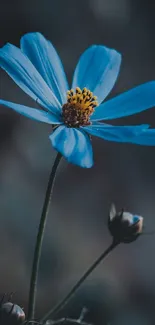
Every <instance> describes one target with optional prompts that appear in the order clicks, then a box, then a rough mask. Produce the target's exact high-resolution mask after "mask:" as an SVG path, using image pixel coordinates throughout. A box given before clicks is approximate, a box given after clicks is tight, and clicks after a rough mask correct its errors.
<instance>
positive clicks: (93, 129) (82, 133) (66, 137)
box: [0, 33, 155, 168]
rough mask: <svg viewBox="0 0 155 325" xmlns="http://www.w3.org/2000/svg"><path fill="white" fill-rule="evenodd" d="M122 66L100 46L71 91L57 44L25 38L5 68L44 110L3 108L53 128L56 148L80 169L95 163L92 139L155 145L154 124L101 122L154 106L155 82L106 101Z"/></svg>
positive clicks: (5, 58) (88, 55)
mask: <svg viewBox="0 0 155 325" xmlns="http://www.w3.org/2000/svg"><path fill="white" fill-rule="evenodd" d="M120 64H121V55H120V54H119V53H118V52H116V51H115V50H113V49H109V48H107V47H105V46H101V45H93V46H91V47H89V48H88V49H87V50H86V51H85V52H84V53H83V54H82V56H81V57H80V59H79V62H78V63H77V66H76V69H75V72H74V76H73V82H72V89H71V90H69V86H68V82H67V79H66V76H65V73H64V70H63V66H62V63H61V61H60V58H59V56H58V54H57V52H56V50H55V48H54V47H53V45H52V44H51V43H50V42H49V41H48V40H46V39H45V38H44V37H43V36H42V35H41V34H40V33H30V34H26V35H24V36H23V37H22V38H21V43H20V49H19V48H17V47H16V46H14V45H12V44H6V45H5V46H4V47H3V48H1V49H0V65H1V67H2V69H4V70H5V71H6V72H7V73H8V74H9V76H10V77H11V78H12V79H13V80H14V81H15V82H16V84H17V85H18V86H19V87H20V88H21V89H22V90H23V91H25V92H26V93H27V94H28V95H29V96H30V97H32V98H33V99H34V100H35V101H36V102H37V103H38V104H39V105H40V107H41V108H42V110H40V109H36V108H32V107H27V106H24V105H19V104H15V103H12V102H8V101H4V100H0V104H2V105H4V106H7V107H10V108H12V109H13V110H15V111H16V112H19V113H20V114H23V115H25V116H27V117H29V118H31V119H34V120H37V121H40V122H45V123H49V124H51V125H52V126H53V125H54V126H55V127H54V129H53V133H52V134H51V135H50V136H49V138H50V140H51V143H52V145H53V147H54V148H55V149H56V150H57V151H58V152H60V153H61V154H62V155H63V156H64V157H66V159H67V160H68V161H69V162H71V163H73V164H76V165H79V166H81V167H87V168H89V167H91V166H92V165H93V152H92V144H91V137H90V135H95V136H97V137H100V138H103V139H104V140H110V141H117V142H130V143H136V144H141V145H155V130H154V129H148V128H149V125H145V124H144V125H136V126H112V125H109V124H105V123H101V122H99V121H101V120H109V119H114V118H119V117H123V116H128V115H132V114H135V113H139V112H141V111H143V110H146V109H148V108H150V107H153V106H155V81H152V82H148V83H145V84H143V85H140V86H138V87H136V88H134V89H132V90H129V91H127V92H125V93H123V94H121V95H119V96H117V97H115V98H114V99H111V100H108V101H106V102H105V103H102V101H103V100H104V99H105V98H106V96H107V95H108V94H109V92H110V91H111V90H112V88H113V86H114V84H115V81H116V79H117V76H118V73H119V69H120Z"/></svg>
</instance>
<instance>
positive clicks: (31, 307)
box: [28, 153, 62, 320]
mask: <svg viewBox="0 0 155 325" xmlns="http://www.w3.org/2000/svg"><path fill="white" fill-rule="evenodd" d="M61 157H62V156H61V154H60V153H58V154H57V156H56V159H55V161H54V164H53V167H52V171H51V174H50V177H49V181H48V185H47V190H46V195H45V200H44V205H43V209H42V214H41V218H40V224H39V229H38V234H37V239H36V245H35V251H34V257H33V265H32V273H31V281H30V291H29V304H28V320H33V319H34V316H35V304H36V293H37V280H38V271H39V263H40V256H41V249H42V243H43V238H44V232H45V226H46V220H47V215H48V211H49V206H50V202H51V196H52V190H53V185H54V180H55V176H56V171H57V168H58V165H59V162H60V160H61Z"/></svg>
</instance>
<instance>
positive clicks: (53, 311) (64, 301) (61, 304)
mask: <svg viewBox="0 0 155 325" xmlns="http://www.w3.org/2000/svg"><path fill="white" fill-rule="evenodd" d="M119 243H120V242H118V241H115V240H114V241H113V242H112V244H111V245H110V246H109V247H108V248H107V249H106V250H105V251H104V252H103V253H102V254H101V255H100V256H99V258H97V260H96V261H95V262H94V263H93V264H92V265H91V266H90V267H89V269H88V270H87V271H86V272H85V273H84V274H83V276H82V277H81V278H80V280H79V281H78V282H77V283H76V284H75V285H74V287H73V288H72V289H71V291H70V292H69V293H68V294H67V296H66V297H65V298H63V299H62V300H61V301H60V302H59V303H58V304H57V305H56V306H55V307H54V308H52V309H51V310H50V311H49V312H48V313H47V314H46V315H45V316H44V317H43V318H42V319H41V322H45V321H46V320H48V319H49V317H50V318H51V319H52V317H53V316H55V315H56V314H57V313H58V312H59V311H60V310H61V309H63V308H64V307H65V305H66V304H67V303H68V302H69V301H70V299H71V298H72V297H73V296H74V294H75V293H76V291H77V290H78V289H79V288H80V286H81V285H82V283H83V282H84V281H85V280H86V278H87V277H88V276H89V275H90V274H91V273H92V272H93V270H94V269H95V268H96V267H97V266H98V265H99V264H100V263H101V261H102V260H103V259H104V258H105V257H106V256H107V255H108V254H109V253H110V252H111V251H112V250H113V249H114V248H115V247H116V246H117V245H118V244H119Z"/></svg>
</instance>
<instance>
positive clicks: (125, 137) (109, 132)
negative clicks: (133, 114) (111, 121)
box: [83, 123, 149, 142]
mask: <svg viewBox="0 0 155 325" xmlns="http://www.w3.org/2000/svg"><path fill="white" fill-rule="evenodd" d="M148 128H149V125H148V124H142V125H135V126H112V125H108V124H101V123H99V124H97V123H96V124H95V125H91V126H88V127H83V129H84V130H85V131H86V132H88V133H89V134H91V135H95V136H97V137H99V138H102V139H104V140H109V141H116V142H132V140H133V139H136V137H137V136H139V134H141V132H143V131H144V130H147V129H148Z"/></svg>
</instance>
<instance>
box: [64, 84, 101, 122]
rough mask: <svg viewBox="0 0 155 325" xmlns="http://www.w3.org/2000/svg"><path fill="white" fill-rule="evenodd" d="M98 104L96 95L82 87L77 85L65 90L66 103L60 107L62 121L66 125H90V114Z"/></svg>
mask: <svg viewBox="0 0 155 325" xmlns="http://www.w3.org/2000/svg"><path fill="white" fill-rule="evenodd" d="M96 106H98V102H97V97H96V96H94V95H93V93H92V92H91V91H90V90H89V89H87V88H86V87H84V88H83V89H82V90H81V89H80V88H79V87H76V89H75V91H74V89H71V90H68V91H67V103H66V104H64V105H63V107H62V116H63V120H64V123H65V124H66V125H67V126H68V127H80V126H84V125H90V124H91V122H90V115H92V114H93V112H94V109H95V107H96Z"/></svg>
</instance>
